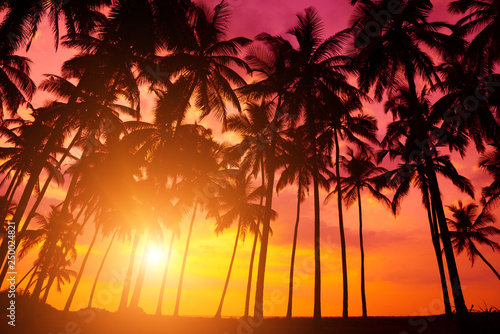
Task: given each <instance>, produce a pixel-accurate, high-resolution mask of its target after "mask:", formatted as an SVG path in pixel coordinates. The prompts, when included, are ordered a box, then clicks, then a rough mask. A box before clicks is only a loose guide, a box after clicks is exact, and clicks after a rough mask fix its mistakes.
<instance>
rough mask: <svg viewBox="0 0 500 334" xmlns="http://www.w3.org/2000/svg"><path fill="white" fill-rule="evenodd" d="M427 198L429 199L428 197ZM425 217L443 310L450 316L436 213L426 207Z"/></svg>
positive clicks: (431, 208) (430, 207) (429, 207)
mask: <svg viewBox="0 0 500 334" xmlns="http://www.w3.org/2000/svg"><path fill="white" fill-rule="evenodd" d="M428 197H429V198H430V196H428ZM429 205H430V204H429ZM431 211H432V215H431ZM427 215H428V218H429V225H430V230H431V237H432V244H433V246H434V253H435V254H436V259H437V263H438V268H439V277H440V279H441V290H442V291H443V302H444V310H445V313H446V314H447V315H451V314H452V311H451V303H450V296H449V295H448V285H447V284H446V275H445V272H444V263H443V255H442V254H441V244H440V242H439V231H438V227H437V223H436V211H435V210H434V208H433V207H432V205H430V206H428V207H427Z"/></svg>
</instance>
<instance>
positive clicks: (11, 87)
mask: <svg viewBox="0 0 500 334" xmlns="http://www.w3.org/2000/svg"><path fill="white" fill-rule="evenodd" d="M30 63H31V61H30V60H29V59H28V58H26V57H21V56H17V55H14V54H11V53H3V52H2V51H0V110H1V111H2V114H1V115H0V120H3V119H4V118H5V115H8V114H10V116H12V115H15V114H17V111H18V109H19V107H20V106H21V105H25V104H27V103H28V102H29V101H30V100H31V98H32V97H33V94H34V93H35V90H36V86H35V83H34V82H33V80H31V78H30V72H31V70H30Z"/></svg>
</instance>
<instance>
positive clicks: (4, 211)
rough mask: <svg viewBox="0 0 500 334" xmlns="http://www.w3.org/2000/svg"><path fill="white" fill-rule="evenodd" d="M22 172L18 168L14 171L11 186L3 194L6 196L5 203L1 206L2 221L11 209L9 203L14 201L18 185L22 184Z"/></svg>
mask: <svg viewBox="0 0 500 334" xmlns="http://www.w3.org/2000/svg"><path fill="white" fill-rule="evenodd" d="M20 173H21V171H20V170H16V172H15V173H14V176H13V177H12V180H10V183H9V187H8V188H7V191H6V192H5V195H4V196H3V197H4V198H5V203H4V205H3V207H2V208H1V212H2V221H4V220H5V218H6V217H7V213H8V211H9V205H10V203H12V198H13V197H14V194H15V193H16V190H17V187H18V186H19V184H20V181H21V180H22V177H20V176H19V174H20Z"/></svg>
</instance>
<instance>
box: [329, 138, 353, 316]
mask: <svg viewBox="0 0 500 334" xmlns="http://www.w3.org/2000/svg"><path fill="white" fill-rule="evenodd" d="M337 131H338V130H337V129H335V130H334V132H333V133H334V136H335V159H336V160H335V170H336V173H337V190H338V192H337V205H338V210H339V229H340V247H341V251H342V283H343V284H342V287H343V303H342V317H343V318H347V317H348V316H349V315H348V293H347V255H346V242H345V233H344V217H343V214H342V187H341V182H340V163H339V161H340V147H339V138H338V134H337Z"/></svg>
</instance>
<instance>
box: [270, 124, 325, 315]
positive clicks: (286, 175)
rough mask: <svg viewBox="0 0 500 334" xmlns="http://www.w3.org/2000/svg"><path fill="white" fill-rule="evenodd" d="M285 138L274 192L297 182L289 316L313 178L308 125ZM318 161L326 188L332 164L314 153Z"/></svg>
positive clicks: (321, 183) (320, 174) (322, 183)
mask: <svg viewBox="0 0 500 334" xmlns="http://www.w3.org/2000/svg"><path fill="white" fill-rule="evenodd" d="M284 134H285V135H286V136H287V137H289V139H288V140H285V141H284V142H283V143H281V145H280V149H281V150H282V154H281V155H280V156H279V160H280V164H281V165H283V166H284V167H283V170H282V171H281V176H280V178H279V180H278V183H277V184H276V192H280V191H282V190H283V189H284V188H285V187H286V186H287V185H290V184H294V183H297V211H296V212H297V213H296V220H295V228H294V234H293V245H292V256H291V261H290V278H289V287H288V306H287V313H286V317H287V318H291V317H292V303H293V273H294V265H295V251H296V249H297V237H298V230H299V220H300V203H301V202H303V201H304V200H305V197H306V192H308V191H309V186H310V184H311V180H312V173H313V169H314V168H313V166H312V165H313V161H312V156H311V148H310V147H309V146H308V144H309V143H308V141H307V135H308V134H307V129H306V127H305V126H301V127H299V128H297V129H290V130H287V131H285V133H284ZM318 160H319V161H320V162H319V166H318V171H319V178H318V181H319V184H320V186H321V187H322V188H324V189H328V188H329V184H328V175H330V174H331V173H330V171H329V170H328V168H327V167H331V161H330V159H329V157H328V156H327V155H321V156H318V157H317V161H318Z"/></svg>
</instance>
